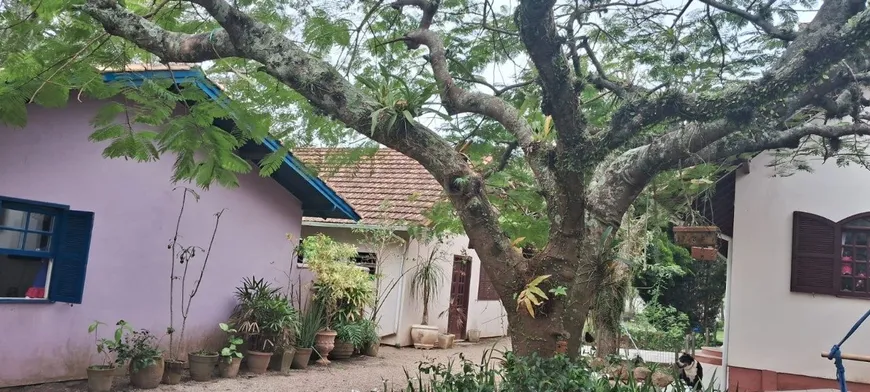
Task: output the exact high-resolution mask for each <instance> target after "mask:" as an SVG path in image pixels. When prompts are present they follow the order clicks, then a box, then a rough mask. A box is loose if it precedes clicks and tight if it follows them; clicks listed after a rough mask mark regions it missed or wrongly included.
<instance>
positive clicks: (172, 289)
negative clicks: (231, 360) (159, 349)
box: [163, 187, 224, 385]
mask: <svg viewBox="0 0 870 392" xmlns="http://www.w3.org/2000/svg"><path fill="white" fill-rule="evenodd" d="M179 189H181V190H182V191H183V193H182V196H181V207H180V208H179V211H178V217H177V218H176V219H175V220H174V221H175V234H174V235H173V236H172V239H171V240H170V241H169V246H168V249H169V254H170V266H171V267H170V273H169V327H168V328H167V329H166V334H167V335H168V336H169V355H168V359H167V360H166V361H165V362H164V363H165V365H164V366H165V368H164V371H163V383H164V384H170V385H174V384H178V383H180V382H181V376H182V375H183V374H184V365H185V362H184V360H183V359H181V345H182V344H184V333H185V331H186V329H187V319H188V317H189V316H190V308H191V304H192V303H193V299H194V297H196V294H197V293H199V287H200V285H201V284H202V277H203V276H204V274H205V270H206V267H207V266H208V261H209V256H210V255H211V250H212V245H214V239H215V236H216V235H217V232H218V227H219V226H220V219H221V215H223V212H224V210H221V211H218V212H217V213H216V214H215V221H214V229H213V230H212V232H211V241H210V242H209V245H208V247H207V248H202V247H199V246H196V245H184V244H182V243H180V242H179V241H178V240H179V239H180V238H182V237H183V236H182V235H181V234H180V230H181V222H182V218H183V216H184V210H185V208H184V207H185V204H186V203H187V200H188V196H191V197H192V199H193V200H194V201H199V196H198V195H197V194H196V192H195V191H193V190H192V189H190V188H187V187H180V188H179ZM197 254H200V255H205V257H203V258H202V264H200V265H199V268H198V269H199V271H196V267H194V269H190V267H191V265H192V264H195V263H194V259H195V258H196V255H197ZM176 266H177V267H178V268H179V269H180V270H181V274H180V276H179V274H177V273H176ZM188 271H190V272H192V273H193V276H196V275H199V279H196V280H195V281H194V282H193V284H192V286H193V289H192V290H190V291H189V292H185V290H184V287H185V285H186V284H187V277H188ZM176 281H178V282H176ZM176 285H179V286H180V288H181V292H180V293H177V292H176ZM176 296H178V297H180V301H176V300H175V298H176ZM177 302H180V304H179V305H180V307H179V308H178V309H177V310H178V311H180V314H181V334H180V336H178V337H177V338H176V336H175V332H176V328H175V320H176V307H175V305H176V303H177ZM217 358H218V356H217V353H216V352H211V351H206V350H199V351H195V352H192V353H188V354H187V359H188V362H190V376H191V378H192V379H193V380H194V381H208V380H210V379H211V376H212V372H213V371H214V367H215V364H216V363H217ZM193 361H196V363H193Z"/></svg>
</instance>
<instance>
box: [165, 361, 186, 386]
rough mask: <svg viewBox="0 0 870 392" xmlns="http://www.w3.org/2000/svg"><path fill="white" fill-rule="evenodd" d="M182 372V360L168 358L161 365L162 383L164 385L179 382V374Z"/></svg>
mask: <svg viewBox="0 0 870 392" xmlns="http://www.w3.org/2000/svg"><path fill="white" fill-rule="evenodd" d="M183 374H184V361H179V360H172V359H170V360H168V361H165V364H164V365H163V383H164V384H166V385H175V384H179V383H181V376H182V375H183Z"/></svg>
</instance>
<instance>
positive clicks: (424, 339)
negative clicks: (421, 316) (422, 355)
mask: <svg viewBox="0 0 870 392" xmlns="http://www.w3.org/2000/svg"><path fill="white" fill-rule="evenodd" d="M411 341H412V342H414V348H419V349H424V350H428V349H431V348H433V347H435V344H436V343H438V327H435V326H432V325H422V324H414V325H412V326H411Z"/></svg>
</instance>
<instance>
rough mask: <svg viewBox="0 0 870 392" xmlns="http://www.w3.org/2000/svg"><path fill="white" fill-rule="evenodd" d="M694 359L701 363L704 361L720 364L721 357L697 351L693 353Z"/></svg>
mask: <svg viewBox="0 0 870 392" xmlns="http://www.w3.org/2000/svg"><path fill="white" fill-rule="evenodd" d="M695 360H697V361H698V362H701V363H706V364H710V365H716V366H722V357H716V356H712V355H708V354H704V352H703V351H701V352H699V353H695Z"/></svg>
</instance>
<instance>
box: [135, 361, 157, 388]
mask: <svg viewBox="0 0 870 392" xmlns="http://www.w3.org/2000/svg"><path fill="white" fill-rule="evenodd" d="M164 366H165V365H163V357H155V358H154V363H152V364H150V365H148V366H145V367H144V368H142V369H139V370H138V371H135V370H134V369H133V361H130V384H132V385H133V386H134V387H136V388H139V389H154V388H157V387H158V386H159V385H160V381H162V380H163V370H164Z"/></svg>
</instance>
